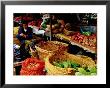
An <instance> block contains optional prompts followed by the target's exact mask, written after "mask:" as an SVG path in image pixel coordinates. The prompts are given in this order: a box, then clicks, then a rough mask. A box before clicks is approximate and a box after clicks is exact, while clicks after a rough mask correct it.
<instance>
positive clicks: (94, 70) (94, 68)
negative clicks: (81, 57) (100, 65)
mask: <svg viewBox="0 0 110 88" xmlns="http://www.w3.org/2000/svg"><path fill="white" fill-rule="evenodd" d="M88 69H89V71H90V72H91V73H97V69H96V67H89V68H88Z"/></svg>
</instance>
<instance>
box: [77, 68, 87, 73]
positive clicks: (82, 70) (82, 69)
mask: <svg viewBox="0 0 110 88" xmlns="http://www.w3.org/2000/svg"><path fill="white" fill-rule="evenodd" d="M78 71H79V72H80V73H82V74H86V70H85V69H84V68H78Z"/></svg>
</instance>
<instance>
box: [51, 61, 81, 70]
mask: <svg viewBox="0 0 110 88" xmlns="http://www.w3.org/2000/svg"><path fill="white" fill-rule="evenodd" d="M53 64H54V65H55V66H58V67H62V68H75V69H77V67H80V65H79V64H77V63H74V62H71V61H61V62H53Z"/></svg>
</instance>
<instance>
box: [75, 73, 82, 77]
mask: <svg viewBox="0 0 110 88" xmlns="http://www.w3.org/2000/svg"><path fill="white" fill-rule="evenodd" d="M75 75H77V76H82V75H83V74H82V73H80V72H76V73H75Z"/></svg>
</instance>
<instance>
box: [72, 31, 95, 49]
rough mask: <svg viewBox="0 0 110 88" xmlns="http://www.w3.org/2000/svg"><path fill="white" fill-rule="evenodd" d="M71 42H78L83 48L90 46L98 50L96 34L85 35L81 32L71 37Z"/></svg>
mask: <svg viewBox="0 0 110 88" xmlns="http://www.w3.org/2000/svg"><path fill="white" fill-rule="evenodd" d="M71 41H76V42H78V43H80V44H81V45H83V46H89V47H92V48H96V34H91V35H88V36H87V35H83V34H81V33H80V32H76V33H74V34H73V35H72V36H71Z"/></svg>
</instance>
